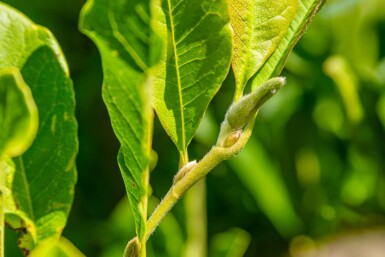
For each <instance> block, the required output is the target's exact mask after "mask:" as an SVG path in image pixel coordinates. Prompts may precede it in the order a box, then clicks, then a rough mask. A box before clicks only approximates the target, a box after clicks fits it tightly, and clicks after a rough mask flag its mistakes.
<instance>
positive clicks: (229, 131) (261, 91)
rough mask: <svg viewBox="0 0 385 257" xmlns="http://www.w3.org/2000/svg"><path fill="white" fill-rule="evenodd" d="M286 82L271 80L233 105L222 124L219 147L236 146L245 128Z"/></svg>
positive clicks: (284, 80) (276, 79) (281, 78)
mask: <svg viewBox="0 0 385 257" xmlns="http://www.w3.org/2000/svg"><path fill="white" fill-rule="evenodd" d="M285 82H286V79H285V78H284V77H277V78H272V79H269V80H268V81H266V82H265V83H263V84H262V85H260V86H259V87H257V88H256V89H255V90H254V91H253V92H251V93H250V94H247V95H245V96H243V97H242V98H241V99H240V100H239V101H238V102H235V103H233V104H232V105H231V106H230V108H229V110H228V111H227V113H226V116H225V120H224V121H223V122H222V125H221V130H220V133H219V136H218V141H217V145H218V146H222V147H230V146H232V145H234V144H235V143H236V142H237V139H238V138H239V137H240V135H241V132H242V130H243V128H244V127H245V126H246V125H247V124H248V123H249V122H250V121H251V120H252V119H253V118H254V116H255V114H256V113H257V111H258V110H259V108H260V107H261V106H262V105H263V104H264V103H265V102H266V101H267V100H269V99H270V98H271V97H272V96H273V95H275V94H276V93H277V91H278V90H279V89H281V87H282V86H283V85H285Z"/></svg>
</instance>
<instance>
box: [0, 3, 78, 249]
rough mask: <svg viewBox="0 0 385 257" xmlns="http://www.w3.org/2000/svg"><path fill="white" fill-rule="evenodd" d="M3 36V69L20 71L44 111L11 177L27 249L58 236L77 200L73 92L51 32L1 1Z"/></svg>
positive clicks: (12, 217)
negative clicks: (35, 134)
mask: <svg viewBox="0 0 385 257" xmlns="http://www.w3.org/2000/svg"><path fill="white" fill-rule="evenodd" d="M0 38H1V41H0V68H4V67H15V68H17V69H19V70H20V71H21V74H22V76H23V79H24V81H25V82H26V84H27V85H28V86H29V87H30V89H31V91H32V95H33V98H34V100H35V102H36V105H37V107H38V112H39V129H38V132H37V136H36V139H35V141H34V142H33V144H32V146H31V147H30V148H29V149H28V151H27V152H25V153H24V154H23V155H22V156H20V157H17V158H15V159H14V160H13V162H14V165H15V172H14V173H13V172H10V173H8V175H7V177H6V187H7V188H8V190H9V191H8V196H7V195H6V197H8V198H7V199H8V200H7V199H6V200H7V202H6V205H5V209H6V210H5V211H6V214H7V215H6V221H7V223H8V224H9V225H10V226H11V227H12V228H14V229H21V230H22V231H24V232H23V233H21V237H20V240H19V246H20V248H22V249H23V250H24V251H25V252H26V253H28V252H29V251H30V250H31V249H32V248H33V247H34V246H35V245H36V244H38V243H39V242H41V241H43V240H45V239H47V238H50V237H55V238H59V236H60V234H61V232H62V230H63V228H64V226H65V224H66V221H67V217H68V213H69V210H70V207H71V204H72V200H73V195H74V192H73V191H74V186H75V182H76V169H75V157H76V153H77V149H78V142H77V124H76V120H75V115H74V114H75V101H74V92H73V87H72V82H71V79H70V78H69V75H68V67H67V64H66V62H65V59H64V56H63V54H62V52H61V50H60V48H59V46H58V44H57V42H56V40H55V38H54V37H53V36H52V34H51V33H50V32H49V31H48V30H47V29H45V28H42V27H40V26H37V25H36V24H34V23H32V22H31V21H30V20H29V19H28V18H26V17H25V16H24V15H22V14H20V13H19V12H17V11H16V10H14V9H13V8H11V7H9V6H7V5H5V4H2V3H0Z"/></svg>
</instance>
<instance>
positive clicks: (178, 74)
mask: <svg viewBox="0 0 385 257" xmlns="http://www.w3.org/2000/svg"><path fill="white" fill-rule="evenodd" d="M167 5H168V15H169V19H170V27H171V37H172V48H173V51H174V56H175V58H174V60H175V71H176V77H177V82H178V97H179V108H180V118H181V121H182V122H181V123H182V124H181V130H182V151H183V152H185V144H186V143H185V141H186V139H185V127H184V113H183V98H182V85H181V79H180V71H179V59H178V52H177V47H176V40H175V30H174V19H173V16H172V9H171V0H167ZM179 150H180V149H179Z"/></svg>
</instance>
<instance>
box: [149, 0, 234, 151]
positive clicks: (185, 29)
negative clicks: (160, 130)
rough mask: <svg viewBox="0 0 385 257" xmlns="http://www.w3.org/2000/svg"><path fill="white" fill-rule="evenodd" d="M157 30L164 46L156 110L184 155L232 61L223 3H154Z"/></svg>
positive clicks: (219, 0) (177, 0) (217, 0)
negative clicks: (155, 6) (155, 4)
mask: <svg viewBox="0 0 385 257" xmlns="http://www.w3.org/2000/svg"><path fill="white" fill-rule="evenodd" d="M155 16H156V21H157V22H156V24H155V29H156V31H157V32H158V33H159V35H160V36H161V38H163V39H164V40H165V41H166V42H165V45H166V47H164V48H163V52H162V54H161V62H160V65H159V66H160V67H159V70H158V72H157V73H156V75H155V76H154V94H153V101H154V108H155V111H156V113H157V115H158V117H159V119H160V121H161V123H162V125H163V127H164V129H165V130H166V132H167V133H168V135H169V136H170V137H171V139H172V140H173V142H174V143H175V145H176V146H177V148H178V150H179V151H180V152H181V153H182V155H183V154H185V153H186V152H187V151H186V149H187V146H188V144H189V143H190V141H191V140H192V138H193V137H194V135H195V132H196V130H197V128H198V126H199V124H200V121H201V119H202V117H203V115H204V112H205V110H206V109H207V106H208V104H209V103H210V101H211V100H212V98H213V97H214V95H215V94H216V93H217V91H218V90H219V88H220V86H221V84H222V82H223V80H224V79H225V77H226V75H227V73H228V69H229V66H230V60H231V43H232V36H231V29H230V26H229V16H228V12H227V5H226V2H225V1H224V0H215V1H212V0H197V1H186V0H164V1H157V9H156V14H155Z"/></svg>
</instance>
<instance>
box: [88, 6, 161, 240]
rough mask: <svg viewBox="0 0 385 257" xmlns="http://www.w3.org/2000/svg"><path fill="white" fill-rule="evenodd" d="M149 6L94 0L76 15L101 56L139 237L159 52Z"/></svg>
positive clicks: (105, 92)
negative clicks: (153, 79) (154, 71)
mask: <svg viewBox="0 0 385 257" xmlns="http://www.w3.org/2000/svg"><path fill="white" fill-rule="evenodd" d="M150 8H151V5H150V1H144V0H130V1H128V0H118V1H109V0H94V1H88V2H87V4H86V5H85V6H84V8H83V10H82V14H81V17H80V29H81V30H82V31H83V33H85V34H86V35H88V36H89V37H90V38H91V39H92V40H93V41H94V42H95V43H96V45H97V47H98V48H99V51H100V53H101V56H102V63H103V73H104V81H103V99H104V102H105V103H106V106H107V109H108V112H109V115H110V117H111V123H112V127H113V129H114V132H115V134H116V136H117V138H118V139H119V141H120V143H121V149H120V152H119V156H118V161H119V166H120V169H121V172H122V176H123V179H124V183H125V186H126V190H127V194H128V198H129V200H130V203H131V206H132V209H133V213H134V219H135V225H136V232H137V235H138V237H139V239H140V240H142V237H143V235H144V232H145V225H146V219H147V188H148V178H149V158H150V154H151V139H152V138H151V137H152V123H153V111H152V108H151V85H152V82H151V78H150V73H151V69H150V67H151V66H153V64H155V63H156V62H157V59H158V56H159V52H160V44H159V42H160V40H159V39H158V37H157V36H156V35H155V34H154V32H153V31H152V29H151V10H150ZM150 46H151V48H150Z"/></svg>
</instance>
